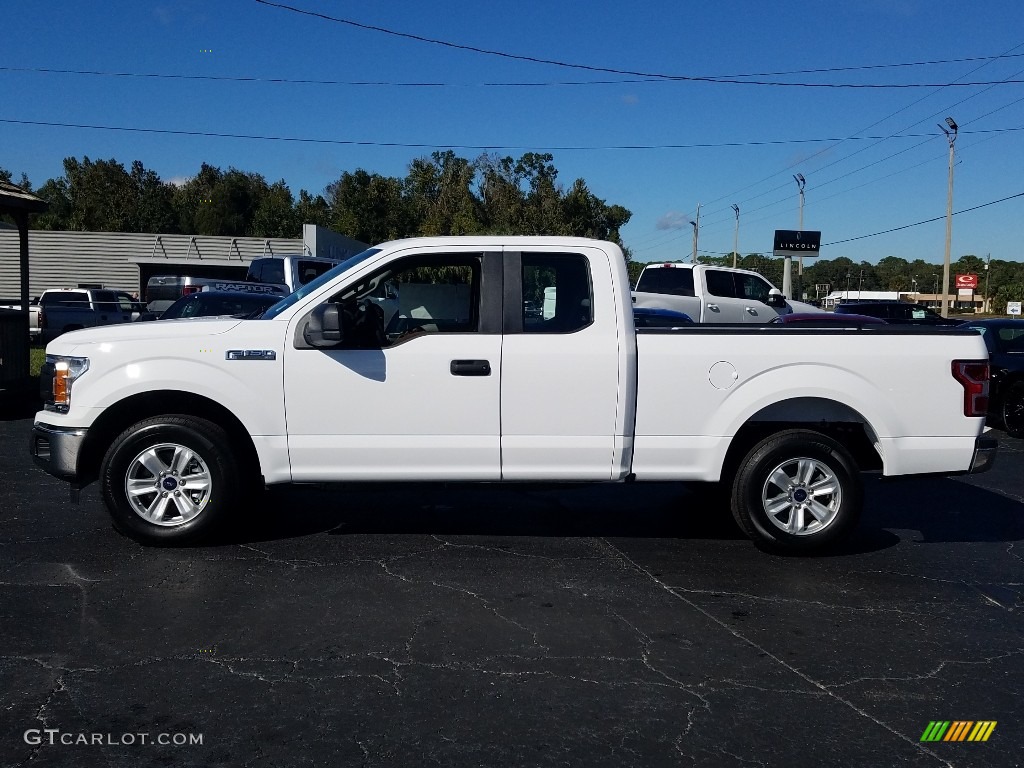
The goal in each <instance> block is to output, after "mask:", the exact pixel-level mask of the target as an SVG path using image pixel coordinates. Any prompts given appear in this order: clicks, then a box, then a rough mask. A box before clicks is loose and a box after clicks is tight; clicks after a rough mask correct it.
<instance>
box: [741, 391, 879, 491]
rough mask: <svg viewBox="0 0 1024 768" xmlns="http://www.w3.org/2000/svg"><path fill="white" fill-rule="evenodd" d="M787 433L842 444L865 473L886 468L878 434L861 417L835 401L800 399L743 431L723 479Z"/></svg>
mask: <svg viewBox="0 0 1024 768" xmlns="http://www.w3.org/2000/svg"><path fill="white" fill-rule="evenodd" d="M787 429H809V430H812V431H814V432H819V433H821V434H823V435H826V436H828V437H831V438H832V439H833V440H836V441H837V442H839V443H842V445H843V447H845V448H846V450H848V451H849V452H850V455H851V456H852V457H853V460H854V461H855V462H856V463H857V467H858V468H859V469H860V470H861V471H866V470H878V469H881V468H882V457H881V456H879V454H878V451H877V450H875V445H874V443H875V438H874V432H873V430H872V429H871V426H870V425H869V424H868V422H867V420H866V419H865V418H864V417H863V416H861V414H860V413H858V412H857V411H855V410H854V409H853V408H850V407H849V406H848V405H844V404H843V403H838V402H836V401H834V400H825V399H822V398H814V397H800V398H792V399H790V400H782V401H780V402H778V403H774V404H772V405H770V406H767V407H766V408H763V409H762V410H760V411H758V412H757V413H755V414H754V415H753V416H751V417H750V419H748V420H747V422H746V423H745V424H744V425H743V426H742V427H740V429H739V431H738V432H737V433H736V437H734V438H733V440H732V442H731V443H730V444H729V450H728V452H727V453H726V456H725V463H724V465H723V466H722V477H723V478H726V477H732V476H733V475H734V474H735V473H736V470H737V469H738V468H739V464H740V462H741V461H743V457H744V456H746V455H747V453H749V451H750V449H751V448H753V447H754V445H756V444H757V443H759V442H760V441H761V440H763V439H764V438H766V437H769V436H770V435H774V434H776V433H778V432H782V431H784V430H787Z"/></svg>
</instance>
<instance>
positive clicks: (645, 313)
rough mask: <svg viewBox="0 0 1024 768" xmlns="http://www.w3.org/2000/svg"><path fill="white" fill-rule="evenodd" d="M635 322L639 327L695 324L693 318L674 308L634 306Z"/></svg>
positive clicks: (668, 326) (677, 326)
mask: <svg viewBox="0 0 1024 768" xmlns="http://www.w3.org/2000/svg"><path fill="white" fill-rule="evenodd" d="M633 322H634V323H635V324H636V327H637V328H680V327H682V326H684V325H693V318H692V317H690V316H689V315H688V314H686V313H685V312H676V311H675V310H674V309H658V308H656V307H633Z"/></svg>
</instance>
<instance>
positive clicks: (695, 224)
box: [690, 203, 700, 264]
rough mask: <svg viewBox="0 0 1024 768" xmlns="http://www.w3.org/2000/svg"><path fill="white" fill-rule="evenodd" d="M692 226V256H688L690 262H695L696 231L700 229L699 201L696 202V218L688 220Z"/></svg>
mask: <svg viewBox="0 0 1024 768" xmlns="http://www.w3.org/2000/svg"><path fill="white" fill-rule="evenodd" d="M690 224H691V226H692V227H693V256H691V257H690V263H691V264H696V263H697V233H698V231H699V230H700V203H697V218H696V221H691V222H690Z"/></svg>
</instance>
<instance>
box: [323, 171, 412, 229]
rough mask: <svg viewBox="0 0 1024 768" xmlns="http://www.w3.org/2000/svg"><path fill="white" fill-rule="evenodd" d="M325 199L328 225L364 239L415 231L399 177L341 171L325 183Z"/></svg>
mask: <svg viewBox="0 0 1024 768" xmlns="http://www.w3.org/2000/svg"><path fill="white" fill-rule="evenodd" d="M326 193H327V194H326V198H327V203H328V205H329V206H330V209H331V228H332V229H334V230H335V231H337V232H341V233H342V234H345V235H347V236H349V237H352V238H355V239H356V240H362V241H363V242H365V243H380V242H384V241H385V240H393V239H396V238H400V237H409V236H411V235H413V234H415V231H416V230H415V226H414V223H415V217H414V216H413V214H412V212H411V211H410V210H409V206H408V204H407V200H406V198H405V196H404V194H403V184H402V181H401V180H400V179H396V178H392V177H384V176H381V175H379V174H376V173H374V174H370V173H367V172H366V171H364V170H362V169H359V170H357V171H355V172H349V171H345V172H344V173H343V174H342V175H341V178H339V179H338V181H336V182H334V183H332V184H330V185H328V187H327V190H326Z"/></svg>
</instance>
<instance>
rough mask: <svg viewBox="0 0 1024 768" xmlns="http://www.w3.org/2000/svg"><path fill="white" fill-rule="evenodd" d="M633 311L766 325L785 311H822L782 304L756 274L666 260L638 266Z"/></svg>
mask: <svg viewBox="0 0 1024 768" xmlns="http://www.w3.org/2000/svg"><path fill="white" fill-rule="evenodd" d="M633 304H634V306H636V307H637V308H647V307H657V308H662V309H672V310H675V311H676V312H683V313H685V314H687V315H689V316H690V317H691V318H692V319H693V321H694V322H696V323H770V322H771V321H772V320H773V319H774V318H776V317H778V316H779V315H787V314H789V313H791V312H810V313H816V312H821V311H822V310H820V309H818V308H817V307H815V306H813V305H811V304H806V303H804V302H801V301H792V300H787V299H786V297H785V296H784V295H783V294H782V291H780V290H779V289H778V288H776V287H775V286H774V285H772V284H771V283H769V282H768V281H767V280H765V279H764V278H763V277H761V275H759V274H757V272H751V271H750V270H746V269H730V268H729V267H718V266H715V265H713V264H682V263H675V262H669V263H665V264H649V265H647V266H646V267H644V269H643V271H642V272H641V273H640V277H639V278H638V279H637V282H636V291H635V292H634V293H633Z"/></svg>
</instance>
